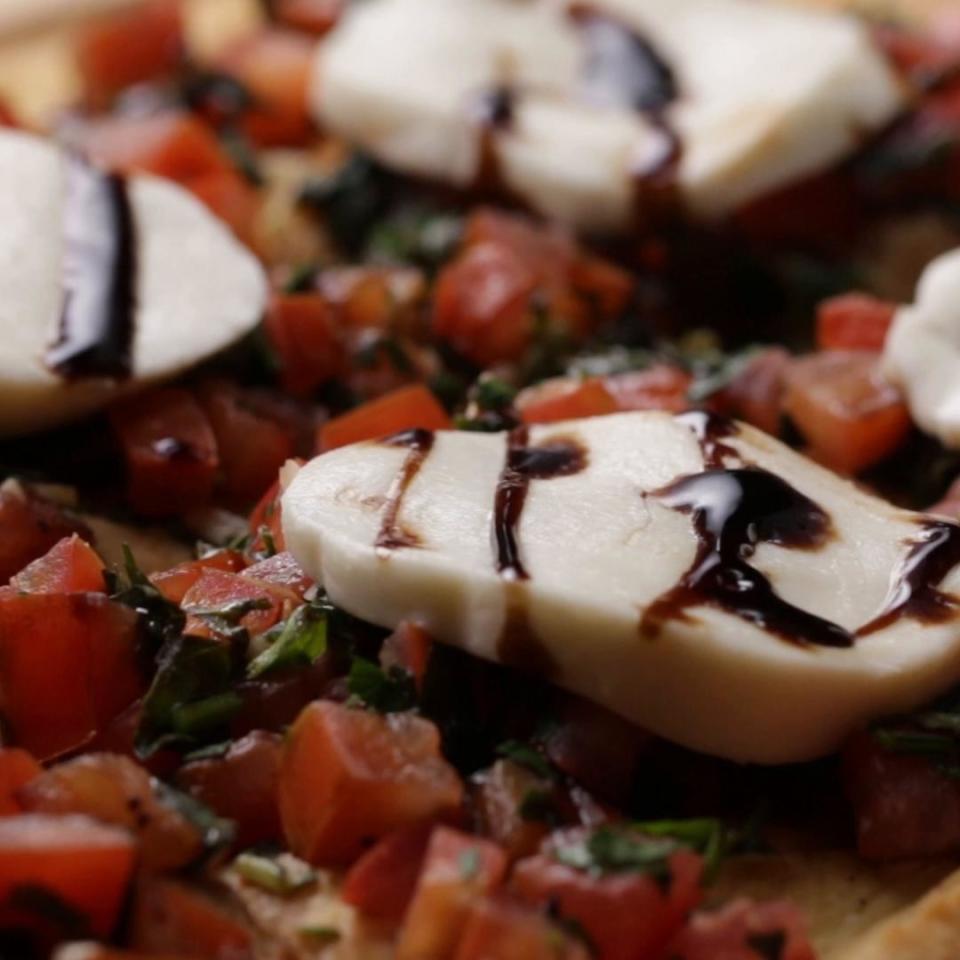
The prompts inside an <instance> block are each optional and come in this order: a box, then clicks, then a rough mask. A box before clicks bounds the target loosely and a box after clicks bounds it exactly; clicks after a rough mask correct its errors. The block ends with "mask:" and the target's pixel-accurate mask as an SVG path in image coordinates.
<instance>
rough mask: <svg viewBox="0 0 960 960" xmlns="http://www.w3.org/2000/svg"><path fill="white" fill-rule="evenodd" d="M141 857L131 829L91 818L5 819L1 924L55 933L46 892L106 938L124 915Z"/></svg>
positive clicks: (0, 828) (0, 822)
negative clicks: (44, 903) (44, 908)
mask: <svg viewBox="0 0 960 960" xmlns="http://www.w3.org/2000/svg"><path fill="white" fill-rule="evenodd" d="M135 861H136V845H135V843H134V841H133V839H132V838H131V836H130V834H128V833H127V832H126V831H125V830H119V829H117V828H116V827H110V826H107V825H105V824H101V823H97V822H96V821H95V820H90V819H88V818H87V817H79V816H71V817H54V816H46V815H43V814H22V815H20V816H16V817H4V818H2V819H0V926H7V927H10V926H19V925H20V924H21V923H23V924H26V925H28V926H30V927H31V928H32V927H33V926H34V925H36V926H37V927H39V928H40V929H41V930H43V929H44V928H46V931H47V932H49V918H45V917H44V916H43V915H42V912H41V907H40V904H39V903H38V902H37V901H38V900H39V898H37V897H31V896H30V892H29V891H31V890H36V891H42V892H43V893H46V894H49V895H51V896H53V897H57V898H59V899H60V900H62V901H63V903H64V905H65V906H66V907H67V908H68V909H70V910H72V911H75V912H76V913H78V914H79V915H80V917H81V918H83V919H84V920H85V921H86V922H87V923H88V924H89V928H90V932H91V933H92V934H94V935H95V936H97V937H101V938H106V937H108V936H109V935H110V934H111V932H112V931H113V929H114V927H115V926H116V923H117V920H118V918H119V915H120V908H121V906H122V905H123V901H124V898H125V896H126V892H127V886H128V884H129V882H130V878H131V875H132V873H133V868H134V864H135Z"/></svg>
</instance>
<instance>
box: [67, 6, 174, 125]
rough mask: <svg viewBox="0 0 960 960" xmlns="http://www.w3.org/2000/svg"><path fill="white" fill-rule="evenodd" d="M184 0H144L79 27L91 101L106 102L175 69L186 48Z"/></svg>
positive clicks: (101, 104)
mask: <svg viewBox="0 0 960 960" xmlns="http://www.w3.org/2000/svg"><path fill="white" fill-rule="evenodd" d="M180 6H181V4H180V0H141V2H140V3H138V4H136V5H134V6H132V7H131V8H130V9H127V10H117V11H113V12H111V13H109V14H107V15H105V16H104V17H101V18H98V19H96V20H93V21H92V22H90V23H88V24H84V25H81V26H80V27H79V28H78V29H77V33H76V37H75V40H74V43H75V52H76V58H77V64H78V66H79V69H80V76H81V78H82V80H83V87H84V92H85V94H86V98H87V101H88V102H89V103H90V104H92V105H93V106H96V107H104V106H106V105H107V104H109V102H110V100H111V99H112V98H113V97H114V96H116V94H118V93H120V92H121V91H122V90H124V89H125V88H126V87H130V86H133V85H134V84H136V83H143V82H145V81H147V80H152V79H154V78H155V77H162V76H165V75H168V74H172V73H173V72H174V71H175V70H176V69H177V68H178V67H179V66H180V63H181V60H182V58H183V52H184V38H183V22H182V18H181V14H180Z"/></svg>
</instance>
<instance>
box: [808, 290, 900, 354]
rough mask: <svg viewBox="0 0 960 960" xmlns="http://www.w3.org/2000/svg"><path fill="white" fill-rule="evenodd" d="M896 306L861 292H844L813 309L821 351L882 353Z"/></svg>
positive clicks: (818, 344)
mask: <svg viewBox="0 0 960 960" xmlns="http://www.w3.org/2000/svg"><path fill="white" fill-rule="evenodd" d="M896 312H897V305H896V304H895V303H889V302H888V301H886V300H878V299H877V298H876V297H871V296H868V295H867V294H865V293H846V294H843V295H842V296H839V297H831V298H830V299H829V300H824V301H823V302H822V303H821V304H820V305H819V306H818V307H817V346H818V347H819V348H820V349H821V350H877V351H879V350H882V349H883V344H884V341H885V340H886V339H887V331H888V330H889V329H890V324H892V323H893V316H894V314H895V313H896Z"/></svg>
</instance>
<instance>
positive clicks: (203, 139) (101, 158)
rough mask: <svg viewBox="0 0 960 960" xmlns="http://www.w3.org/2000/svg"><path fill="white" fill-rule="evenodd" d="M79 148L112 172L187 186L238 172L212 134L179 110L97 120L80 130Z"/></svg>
mask: <svg viewBox="0 0 960 960" xmlns="http://www.w3.org/2000/svg"><path fill="white" fill-rule="evenodd" d="M82 145H83V148H84V150H85V151H86V153H87V154H88V155H89V156H90V157H91V159H92V160H93V161H94V162H95V163H97V164H99V165H100V166H103V167H106V168H108V169H110V170H116V171H118V172H120V173H137V172H142V173H153V174H156V176H158V177H166V178H167V179H168V180H175V181H177V183H181V184H183V185H185V186H189V185H190V184H191V183H192V182H193V181H194V180H196V179H198V178H202V177H206V176H208V175H210V174H217V173H219V174H224V173H235V172H236V170H235V168H234V166H233V164H232V163H231V162H230V158H229V157H228V156H227V154H226V153H225V152H224V150H223V148H222V147H221V146H220V142H219V141H218V140H217V138H216V136H215V134H214V133H213V131H212V130H211V129H210V128H209V127H207V126H206V125H204V124H203V123H202V122H201V121H200V120H198V119H197V118H196V117H194V116H193V115H192V114H190V113H187V112H186V111H181V110H165V111H162V112H159V113H152V114H149V115H147V116H130V115H123V116H111V117H105V118H103V119H98V120H96V121H94V122H92V123H90V124H89V125H87V127H85V128H84V131H83V139H82Z"/></svg>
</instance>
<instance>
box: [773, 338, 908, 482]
mask: <svg viewBox="0 0 960 960" xmlns="http://www.w3.org/2000/svg"><path fill="white" fill-rule="evenodd" d="M784 409H785V411H786V413H787V414H789V416H790V418H791V419H792V420H793V422H794V424H795V425H796V427H797V429H798V430H799V431H800V433H801V434H802V435H803V437H804V439H805V440H806V441H807V443H808V444H809V446H810V453H811V455H812V456H813V457H814V458H815V459H818V460H820V461H821V462H822V463H823V464H825V465H826V466H828V467H830V468H832V469H833V470H837V471H839V472H840V473H849V474H854V473H858V472H860V471H862V470H865V469H867V468H868V467H871V466H874V465H875V464H877V463H879V462H880V461H881V460H884V459H885V458H886V457H888V456H890V455H891V454H892V453H894V452H895V451H896V449H897V448H898V447H899V446H900V444H901V443H903V441H904V440H905V439H906V437H907V434H908V433H909V431H910V426H911V420H910V414H909V412H908V411H907V408H906V406H905V405H904V403H903V400H902V399H901V396H900V393H899V392H898V391H897V390H896V388H894V387H893V386H891V385H890V384H889V383H887V382H886V381H885V380H884V379H883V378H882V376H881V375H880V371H879V366H878V358H877V355H876V354H875V353H871V352H865V351H844V350H833V351H828V352H825V353H818V354H813V355H811V356H807V357H801V358H799V359H797V360H795V361H794V362H793V364H792V365H791V367H790V370H789V372H788V374H787V388H786V394H785V395H784Z"/></svg>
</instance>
